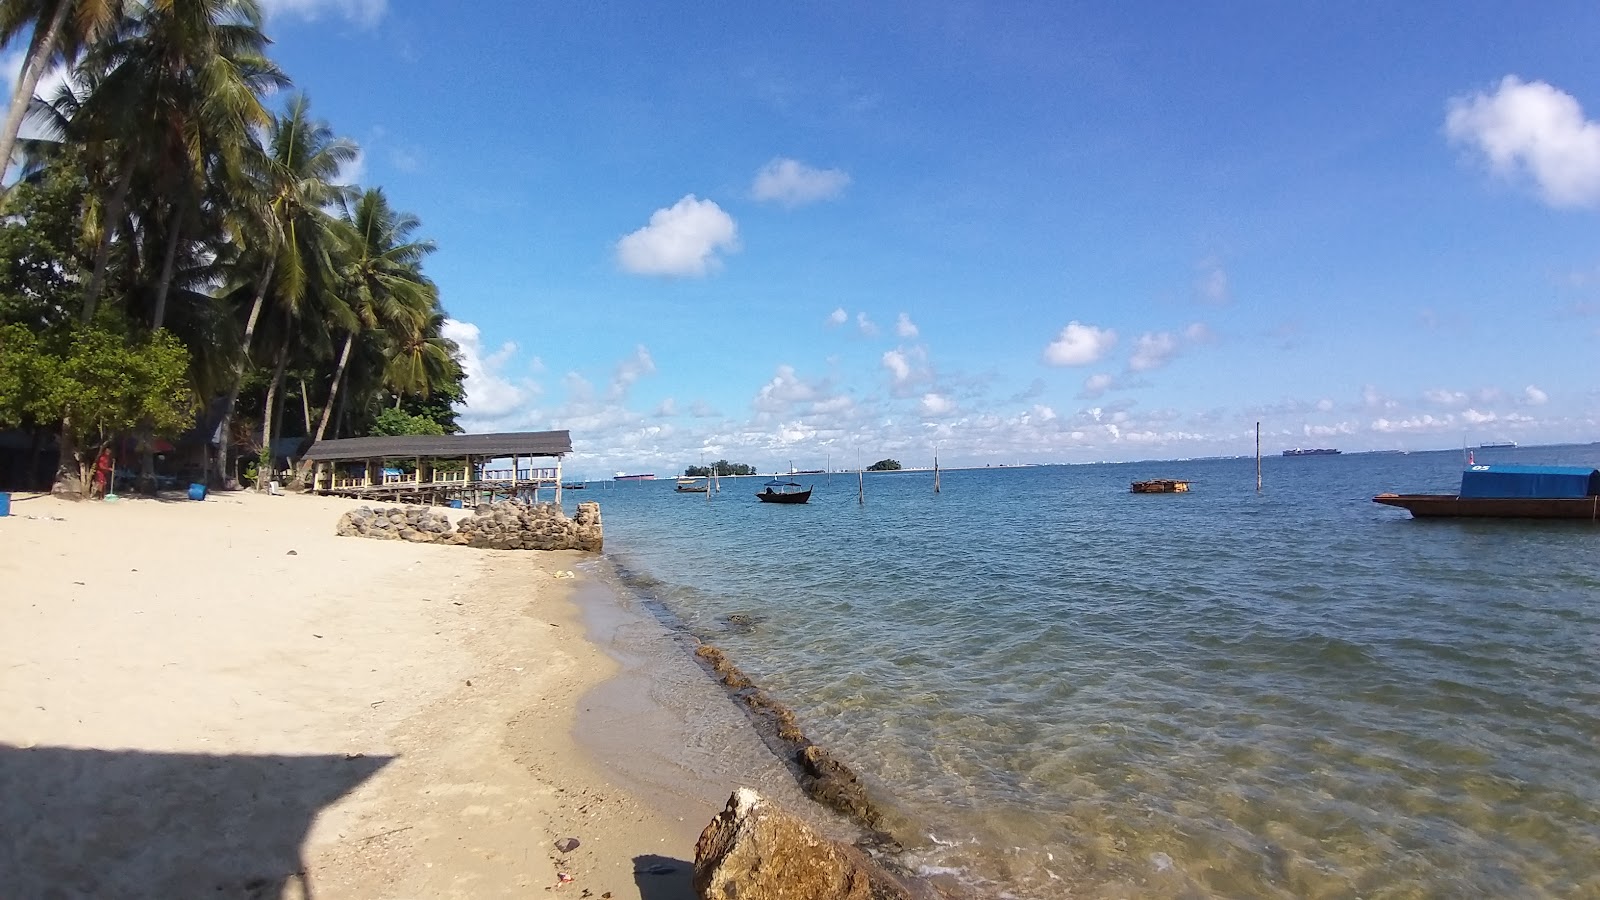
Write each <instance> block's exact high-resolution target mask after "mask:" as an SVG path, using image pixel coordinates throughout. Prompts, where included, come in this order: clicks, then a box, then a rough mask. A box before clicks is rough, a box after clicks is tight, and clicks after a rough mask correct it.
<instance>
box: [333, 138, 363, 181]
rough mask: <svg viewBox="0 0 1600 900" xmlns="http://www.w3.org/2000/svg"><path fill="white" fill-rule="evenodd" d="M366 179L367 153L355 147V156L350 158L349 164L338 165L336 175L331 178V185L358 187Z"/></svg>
mask: <svg viewBox="0 0 1600 900" xmlns="http://www.w3.org/2000/svg"><path fill="white" fill-rule="evenodd" d="M366 177H367V153H366V151H365V150H362V149H361V148H360V147H357V148H356V154H355V156H352V157H351V158H350V161H349V162H346V163H342V164H340V166H339V172H338V174H337V175H334V176H333V183H334V184H345V185H350V186H351V187H359V186H360V185H361V182H362V180H363V179H365V178H366Z"/></svg>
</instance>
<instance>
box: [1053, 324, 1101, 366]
mask: <svg viewBox="0 0 1600 900" xmlns="http://www.w3.org/2000/svg"><path fill="white" fill-rule="evenodd" d="M1116 343H1117V333H1116V332H1115V331H1112V330H1111V329H1109V328H1097V327H1095V326H1093V325H1084V324H1082V323H1080V322H1078V321H1072V322H1069V323H1067V327H1065V328H1063V329H1061V334H1059V335H1057V336H1056V339H1055V340H1053V341H1051V342H1050V345H1049V346H1048V347H1046V348H1044V361H1045V363H1046V364H1048V365H1052V366H1087V365H1089V364H1090V363H1093V362H1095V361H1097V360H1099V359H1100V358H1101V357H1103V356H1105V355H1106V353H1107V352H1109V351H1110V350H1111V348H1112V347H1114V346H1116Z"/></svg>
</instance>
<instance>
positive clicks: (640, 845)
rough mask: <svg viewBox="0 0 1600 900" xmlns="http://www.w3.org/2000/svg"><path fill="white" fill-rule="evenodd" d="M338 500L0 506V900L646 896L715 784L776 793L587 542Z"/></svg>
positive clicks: (762, 760) (685, 886)
mask: <svg viewBox="0 0 1600 900" xmlns="http://www.w3.org/2000/svg"><path fill="white" fill-rule="evenodd" d="M352 505H354V504H353V503H351V502H349V501H341V500H334V499H327V498H312V497H300V496H290V497H263V496H257V495H254V494H232V495H213V496H212V497H211V498H210V499H208V500H206V501H205V502H203V503H194V502H189V501H184V500H177V501H170V502H169V501H153V500H123V501H120V502H116V503H82V504H74V503H66V502H62V501H57V500H55V499H52V498H48V497H42V498H36V499H34V498H25V497H17V498H16V499H15V500H14V502H13V506H12V512H13V515H12V516H11V517H9V518H4V519H0V584H3V585H4V586H5V587H4V589H3V590H0V620H3V621H4V622H5V623H6V625H5V627H4V628H0V833H3V834H5V835H6V836H7V840H5V841H0V896H6V897H13V896H15V897H30V896H40V895H52V896H91V895H92V896H128V897H170V896H195V895H199V894H202V893H204V894H206V895H210V896H247V897H294V898H299V897H312V896H322V897H374V898H377V897H418V896H428V897H463V898H465V897H500V896H528V895H529V894H530V892H533V891H540V892H542V891H543V890H545V889H546V888H549V889H551V890H553V891H558V892H560V893H570V894H571V895H573V896H580V895H582V892H583V891H585V890H587V891H588V892H589V894H588V896H592V897H600V896H602V895H604V894H605V893H606V892H610V894H611V896H612V897H615V898H626V897H638V898H641V900H675V898H687V897H690V896H692V891H691V890H690V888H689V874H690V863H691V861H692V859H693V853H694V841H695V838H696V837H697V835H698V833H699V831H700V829H701V828H702V827H703V826H704V824H705V823H706V822H707V821H709V820H710V818H711V817H712V816H713V815H714V814H715V813H716V812H717V811H718V810H719V809H720V808H721V805H722V803H723V801H724V800H725V799H726V797H727V795H728V793H729V792H731V791H732V790H733V788H735V787H737V786H739V785H740V784H753V785H754V786H757V787H758V788H760V789H762V790H763V791H765V792H769V793H771V792H776V794H777V795H778V797H779V799H780V801H783V802H789V803H793V804H795V805H797V806H803V804H804V801H803V800H801V799H799V795H798V791H797V789H795V788H794V787H793V785H792V782H791V783H788V784H787V785H785V780H786V775H785V773H784V771H783V769H782V767H781V766H780V765H778V763H777V762H776V760H775V759H773V758H772V757H771V755H770V753H767V752H766V751H765V750H764V748H763V747H762V746H761V744H760V741H759V739H758V738H757V737H756V736H755V735H754V733H753V732H751V731H750V730H749V729H748V728H747V727H745V723H743V722H742V721H741V719H740V717H739V715H738V713H737V711H735V710H734V709H733V708H732V706H731V705H730V704H728V703H727V700H726V698H725V697H724V696H723V695H722V694H721V692H720V689H719V688H718V687H717V686H716V685H715V684H713V683H712V682H711V681H710V680H709V679H707V678H705V677H704V675H703V673H702V672H700V671H699V670H698V668H697V666H696V665H695V664H694V663H693V661H692V660H691V659H689V658H688V656H687V654H685V653H679V652H677V650H676V649H675V648H674V646H673V642H674V641H675V640H676V639H674V638H672V637H671V636H669V635H668V634H667V633H666V631H665V630H664V629H663V628H662V627H661V626H660V625H659V624H658V623H655V622H654V621H652V620H651V619H650V618H649V617H648V615H647V614H646V613H644V612H643V611H642V610H640V609H638V608H637V607H634V606H630V605H629V604H628V603H625V602H619V598H617V597H615V596H613V595H612V594H611V593H609V592H608V591H607V589H606V586H605V585H604V583H603V581H604V578H603V575H604V565H603V563H600V562H598V561H597V560H596V558H595V557H593V556H589V555H585V554H578V553H573V552H559V553H526V552H509V551H478V550H472V549H468V548H463V547H434V546H428V545H414V544H407V543H402V542H381V541H372V540H363V539H358V538H338V537H335V536H334V534H333V526H334V522H335V521H336V520H337V518H338V516H339V515H340V513H341V512H342V511H343V510H345V509H347V508H349V507H350V506H352ZM580 593H581V597H580V596H579V595H580ZM786 791H787V793H786ZM565 838H576V839H577V840H578V846H577V848H576V849H573V850H571V851H569V852H562V851H560V850H558V849H557V842H559V841H562V840H563V839H565ZM562 873H564V874H566V875H567V876H569V877H570V878H571V879H572V880H571V881H570V882H562V881H561V880H560V878H559V876H560V874H562Z"/></svg>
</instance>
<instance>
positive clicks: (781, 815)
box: [694, 788, 928, 900]
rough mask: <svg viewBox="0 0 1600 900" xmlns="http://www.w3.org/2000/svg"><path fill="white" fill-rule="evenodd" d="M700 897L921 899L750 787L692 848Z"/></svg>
mask: <svg viewBox="0 0 1600 900" xmlns="http://www.w3.org/2000/svg"><path fill="white" fill-rule="evenodd" d="M694 889H695V892H696V893H697V894H698V895H699V896H700V898H701V900H752V898H761V900H918V898H920V897H926V896H928V894H927V893H926V892H923V891H916V892H913V890H912V889H911V888H910V887H908V886H907V885H906V883H905V882H903V881H902V880H901V879H899V878H897V877H896V876H894V875H892V874H890V873H889V872H888V871H887V870H885V869H884V868H883V867H882V866H881V865H879V864H878V863H877V862H875V861H874V860H873V859H872V858H871V857H870V856H867V855H866V854H865V853H863V852H861V851H860V850H857V849H856V848H854V847H851V846H849V845H847V844H841V843H839V842H838V841H833V840H830V839H828V838H826V837H823V836H822V835H820V834H818V833H817V832H816V831H815V830H813V829H812V828H811V826H809V825H807V824H806V823H804V822H802V821H801V820H800V819H798V818H796V817H795V816H792V815H790V814H789V813H786V812H784V811H783V810H782V809H779V808H778V807H777V806H775V805H773V804H771V803H769V802H767V801H766V800H763V799H762V798H761V795H759V794H757V793H756V792H755V791H753V790H750V789H749V788H740V789H739V790H737V791H734V793H733V796H732V797H729V798H728V806H727V808H726V809H724V810H723V811H722V812H721V813H718V814H717V817H716V818H714V819H712V820H711V824H709V825H707V826H706V828H705V831H703V832H701V833H700V840H699V841H698V842H697V843H696V844H695V847H694Z"/></svg>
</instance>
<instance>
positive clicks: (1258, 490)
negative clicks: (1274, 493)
mask: <svg viewBox="0 0 1600 900" xmlns="http://www.w3.org/2000/svg"><path fill="white" fill-rule="evenodd" d="M1256 493H1258V494H1259V493H1261V423H1260V422H1257V423H1256Z"/></svg>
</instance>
